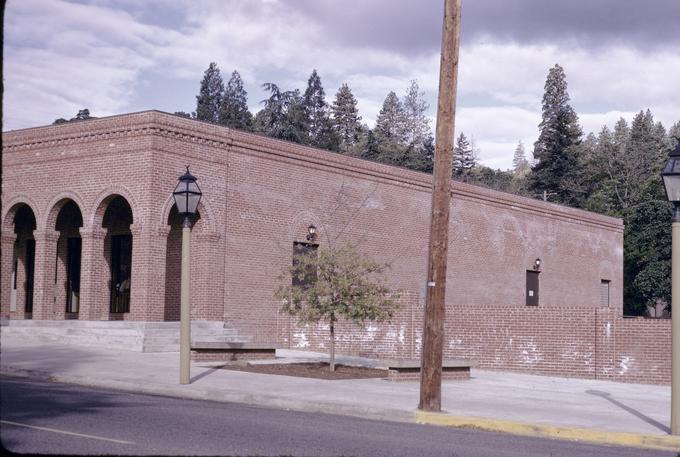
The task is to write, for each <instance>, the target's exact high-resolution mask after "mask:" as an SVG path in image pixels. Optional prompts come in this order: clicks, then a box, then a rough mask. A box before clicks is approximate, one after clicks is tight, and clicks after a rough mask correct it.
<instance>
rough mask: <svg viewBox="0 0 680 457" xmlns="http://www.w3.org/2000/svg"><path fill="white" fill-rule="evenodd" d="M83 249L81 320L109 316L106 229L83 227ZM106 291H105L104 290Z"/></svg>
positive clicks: (79, 314) (79, 317) (81, 262)
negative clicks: (105, 250) (105, 245)
mask: <svg viewBox="0 0 680 457" xmlns="http://www.w3.org/2000/svg"><path fill="white" fill-rule="evenodd" d="M80 237H81V238H82V243H83V244H82V251H81V257H80V310H79V311H80V312H79V313H78V319H80V320H100V319H106V318H107V317H108V309H107V307H108V303H107V302H106V297H107V296H108V277H109V274H110V273H109V272H108V268H107V264H106V257H105V255H104V238H106V230H104V229H102V228H99V227H81V228H80ZM102 291H104V292H102Z"/></svg>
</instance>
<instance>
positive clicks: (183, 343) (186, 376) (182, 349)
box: [172, 166, 203, 384]
mask: <svg viewBox="0 0 680 457" xmlns="http://www.w3.org/2000/svg"><path fill="white" fill-rule="evenodd" d="M201 195H203V194H202V193H201V189H199V187H198V184H196V177H195V176H193V175H192V174H191V173H189V166H187V172H186V173H184V174H183V175H182V176H180V177H179V183H178V184H177V187H175V191H174V192H173V193H172V196H173V197H174V199H175V205H177V212H178V213H179V214H180V216H183V218H184V219H183V221H182V280H181V286H180V287H181V293H180V294H181V301H180V303H181V304H180V328H179V382H180V384H189V383H190V382H191V372H190V371H191V216H193V215H194V214H196V210H197V209H198V203H199V202H200V201H201Z"/></svg>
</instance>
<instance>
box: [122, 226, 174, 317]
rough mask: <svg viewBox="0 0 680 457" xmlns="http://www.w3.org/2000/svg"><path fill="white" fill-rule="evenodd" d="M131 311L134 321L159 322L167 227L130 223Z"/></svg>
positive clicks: (162, 293) (163, 288) (161, 313)
mask: <svg viewBox="0 0 680 457" xmlns="http://www.w3.org/2000/svg"><path fill="white" fill-rule="evenodd" d="M130 231H131V232H132V280H131V286H130V287H131V290H130V292H131V297H130V313H129V315H127V316H126V319H129V320H134V321H162V320H164V307H165V293H164V291H165V251H166V244H167V237H168V233H169V231H170V230H169V227H167V228H166V227H158V226H144V228H143V229H142V227H141V226H140V225H138V224H132V225H131V226H130Z"/></svg>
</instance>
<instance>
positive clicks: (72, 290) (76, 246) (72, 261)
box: [66, 238, 83, 313]
mask: <svg viewBox="0 0 680 457" xmlns="http://www.w3.org/2000/svg"><path fill="white" fill-rule="evenodd" d="M82 246H83V244H82V239H81V238H69V239H68V243H67V252H66V284H67V290H66V312H67V313H77V312H78V310H79V307H80V257H81V253H82Z"/></svg>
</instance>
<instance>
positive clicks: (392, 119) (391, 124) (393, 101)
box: [375, 92, 406, 144]
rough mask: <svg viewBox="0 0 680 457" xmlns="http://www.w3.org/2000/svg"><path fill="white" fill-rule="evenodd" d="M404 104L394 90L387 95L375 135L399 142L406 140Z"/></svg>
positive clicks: (377, 119) (379, 115)
mask: <svg viewBox="0 0 680 457" xmlns="http://www.w3.org/2000/svg"><path fill="white" fill-rule="evenodd" d="M405 124H406V122H405V115H404V106H403V105H402V104H401V101H400V100H399V97H397V94H395V93H394V92H390V93H389V94H387V97H385V101H384V102H383V106H382V108H381V109H380V113H379V114H378V117H377V118H376V121H375V135H376V137H378V138H379V139H384V140H389V141H393V142H395V143H397V144H404V142H405V138H406V137H405Z"/></svg>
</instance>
